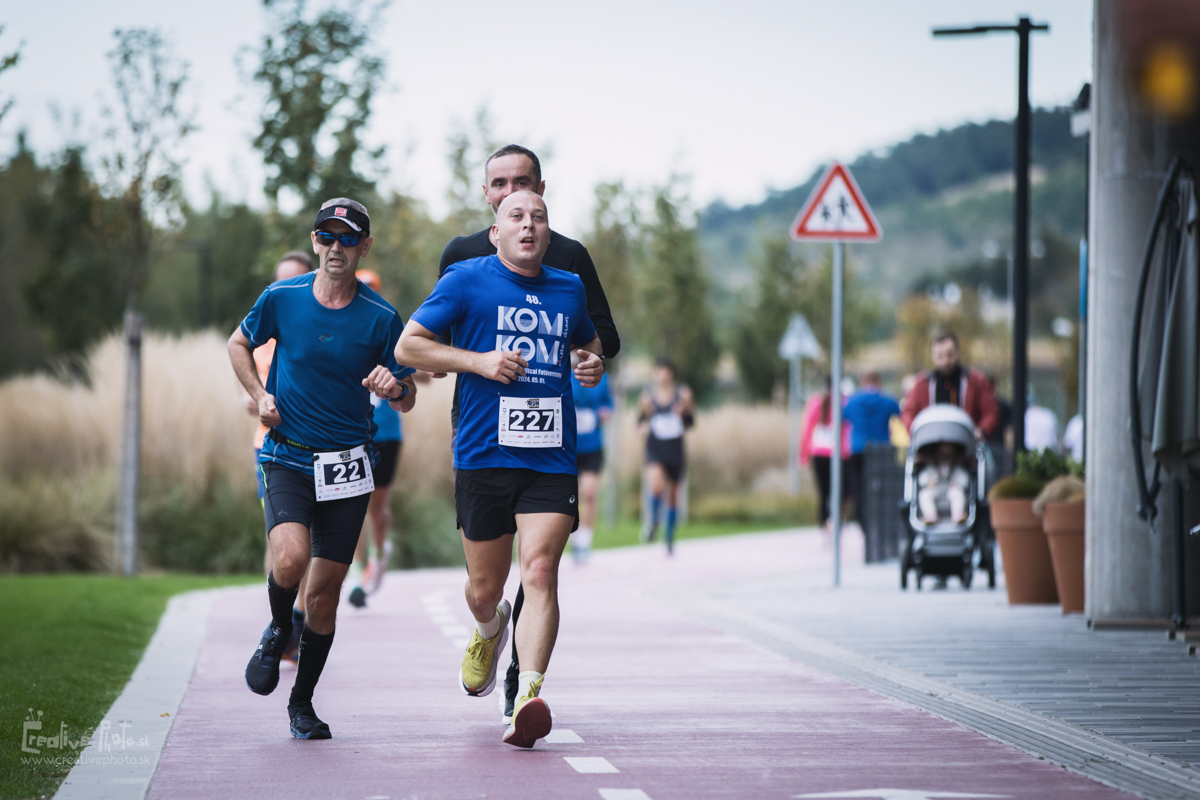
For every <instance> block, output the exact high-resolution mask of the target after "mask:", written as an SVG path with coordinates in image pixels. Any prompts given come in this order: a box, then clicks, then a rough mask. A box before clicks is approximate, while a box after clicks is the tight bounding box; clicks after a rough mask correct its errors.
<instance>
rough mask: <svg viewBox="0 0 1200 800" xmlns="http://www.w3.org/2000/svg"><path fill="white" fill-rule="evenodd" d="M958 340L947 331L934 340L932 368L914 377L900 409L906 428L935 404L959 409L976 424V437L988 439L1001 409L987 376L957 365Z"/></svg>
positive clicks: (998, 418) (998, 419) (958, 353)
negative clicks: (914, 381) (947, 404)
mask: <svg viewBox="0 0 1200 800" xmlns="http://www.w3.org/2000/svg"><path fill="white" fill-rule="evenodd" d="M960 355H961V352H960V350H959V346H958V337H957V336H955V335H954V334H953V333H951V332H950V331H946V332H945V333H939V334H938V335H937V336H935V337H933V363H934V369H933V370H931V371H928V372H922V373H921V374H920V375H918V376H917V382H916V383H915V384H913V387H912V389H910V390H909V392H908V395H907V396H906V397H905V398H904V403H903V405H902V406H901V409H900V417H901V419H903V420H904V424H905V426H907V427H908V428H910V429H911V428H912V423H913V420H914V419H916V416H917V414H919V413H921V411H923V410H924V409H926V408H928V407H929V406H931V405H934V404H936V403H949V404H950V405H952V406H958V407H959V408H961V409H962V410H963V411H965V412H967V414H969V415H970V417H971V419H972V420H974V422H975V435H976V437H978V438H987V437H988V436H990V435H991V434H992V432H993V431H994V430H995V428H996V425H997V424H998V423H999V422H1000V406H999V404H998V403H997V402H996V392H995V391H994V390H993V389H992V385H991V383H989V382H988V379H987V376H986V375H984V374H983V373H982V372H980V371H979V370H977V369H969V368H967V367H964V366H963V365H962V364H961V363H959V357H960Z"/></svg>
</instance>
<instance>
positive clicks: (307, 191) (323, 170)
mask: <svg viewBox="0 0 1200 800" xmlns="http://www.w3.org/2000/svg"><path fill="white" fill-rule="evenodd" d="M263 4H264V5H265V6H266V8H267V12H268V15H269V19H268V30H270V31H272V33H269V34H267V35H266V36H264V37H263V42H262V47H261V48H260V51H259V64H258V68H257V69H256V70H255V71H254V74H253V78H254V80H255V81H257V82H258V83H259V84H261V85H262V86H263V87H264V88H265V89H266V93H267V97H266V103H265V105H264V108H263V112H262V115H261V117H260V119H259V123H260V125H261V130H260V131H259V133H258V135H257V136H255V137H254V142H253V144H254V147H255V148H256V149H257V150H259V151H260V152H261V153H262V157H263V163H264V164H265V165H266V167H267V179H266V185H265V186H264V190H265V192H266V194H267V197H268V198H270V200H271V202H272V203H278V200H279V194H280V192H281V191H284V190H290V191H292V192H295V194H296V195H297V196H298V197H299V198H300V199H301V200H302V201H303V203H304V205H305V206H306V207H312V206H315V205H316V204H318V203H320V202H321V201H323V200H326V199H328V198H330V197H335V196H344V195H349V196H353V197H356V198H362V197H366V196H368V195H370V194H371V193H372V192H373V191H374V188H375V180H374V178H373V177H371V176H372V175H374V174H377V173H378V172H379V171H380V170H381V165H380V161H381V159H382V158H383V153H384V148H383V147H379V148H376V149H374V150H368V149H366V147H365V146H364V145H363V142H362V134H363V130H364V129H365V128H366V125H367V122H368V120H369V119H370V116H371V100H372V98H373V97H374V94H375V91H376V89H377V87H378V86H379V84H380V82H381V81H382V80H383V78H384V61H383V59H382V58H381V57H380V56H379V55H378V54H376V53H375V52H374V51H373V49H372V31H373V30H374V29H375V28H376V26H377V23H378V17H379V11H380V7H379V6H374V7H373V8H372V9H370V10H369V11H368V12H367V13H363V12H362V11H361V10H360V9H359V8H357V7H352V8H340V7H331V8H329V9H327V10H325V11H323V12H321V13H320V14H319V15H317V16H316V18H315V19H310V18H309V17H308V16H307V15H306V14H305V10H306V3H305V0H264V2H263Z"/></svg>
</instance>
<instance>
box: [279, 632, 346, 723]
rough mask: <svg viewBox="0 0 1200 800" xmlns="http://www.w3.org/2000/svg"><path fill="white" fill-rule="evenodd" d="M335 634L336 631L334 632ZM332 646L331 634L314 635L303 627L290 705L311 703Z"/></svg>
mask: <svg viewBox="0 0 1200 800" xmlns="http://www.w3.org/2000/svg"><path fill="white" fill-rule="evenodd" d="M334 633H336V631H334ZM332 645H333V633H314V632H313V629H312V628H310V627H308V626H307V625H305V626H304V633H301V634H300V656H299V658H300V662H299V663H298V664H297V665H296V683H295V685H293V686H292V696H291V699H290V700H288V703H290V704H293V705H294V704H296V703H311V702H312V696H313V689H315V688H317V681H318V680H320V679H321V671H322V670H324V669H325V659H327V658H329V648H330V646H332Z"/></svg>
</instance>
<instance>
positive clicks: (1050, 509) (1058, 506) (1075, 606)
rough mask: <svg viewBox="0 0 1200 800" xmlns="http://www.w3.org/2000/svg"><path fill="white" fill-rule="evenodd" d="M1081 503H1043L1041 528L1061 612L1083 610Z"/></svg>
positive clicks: (1074, 612)
mask: <svg viewBox="0 0 1200 800" xmlns="http://www.w3.org/2000/svg"><path fill="white" fill-rule="evenodd" d="M1083 511H1084V504H1083V503H1046V508H1045V512H1044V514H1043V515H1042V529H1043V530H1044V531H1045V532H1046V539H1047V541H1048V542H1049V544H1050V559H1051V561H1053V562H1054V584H1055V586H1057V587H1058V599H1059V600H1060V601H1061V602H1062V610H1063V613H1064V614H1082V613H1083V552H1084V545H1083V542H1084V537H1083V520H1084V513H1083Z"/></svg>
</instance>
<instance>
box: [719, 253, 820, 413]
mask: <svg viewBox="0 0 1200 800" xmlns="http://www.w3.org/2000/svg"><path fill="white" fill-rule="evenodd" d="M754 271H755V277H756V285H755V296H754V302H753V303H750V304H743V305H742V308H741V313H740V314H739V319H738V325H737V332H736V334H735V338H734V355H735V357H736V359H737V364H738V372H739V374H740V375H741V378H742V385H743V386H744V387H745V390H746V393H747V394H748V395H750V397H751V398H752V399H754V400H770V399H771V396H772V394H773V392H774V390H775V385H776V383H777V382H778V381H779V380H781V379H782V378H783V376H785V375H786V373H787V362H786V361H784V360H783V359H781V358H780V357H779V340H780V339H782V338H783V334H784V332H785V331H786V330H787V326H788V321H789V320H790V319H791V316H792V314H795V313H797V312H798V311H799V310H800V309H801V308H802V307H804V306H805V302H804V288H805V279H806V277H807V275H806V268H805V264H804V261H803V260H801V259H800V257H799V256H797V255H796V254H795V253H794V252H792V248H791V246H790V244H789V243H788V241H787V239H785V238H783V237H780V236H774V237H770V238H767V239H766V240H765V241H764V242H763V250H762V254H761V256H760V257H759V258H758V259H757V261H756V263H755V264H754Z"/></svg>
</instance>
